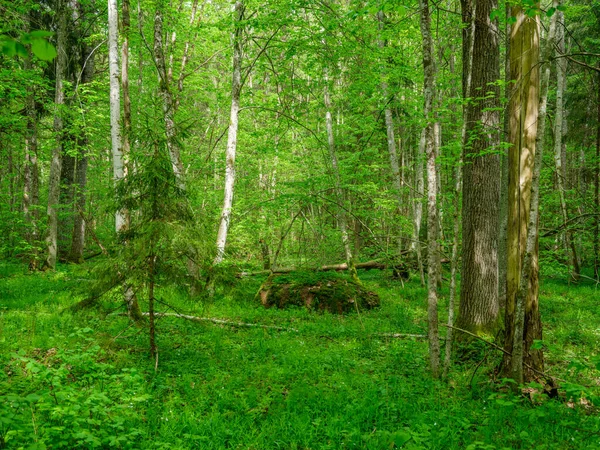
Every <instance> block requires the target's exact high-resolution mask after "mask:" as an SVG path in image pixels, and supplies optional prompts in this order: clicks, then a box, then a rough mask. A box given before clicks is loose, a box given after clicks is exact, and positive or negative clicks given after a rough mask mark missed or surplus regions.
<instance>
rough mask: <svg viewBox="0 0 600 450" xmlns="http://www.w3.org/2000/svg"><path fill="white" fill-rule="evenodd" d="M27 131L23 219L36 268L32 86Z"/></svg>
mask: <svg viewBox="0 0 600 450" xmlns="http://www.w3.org/2000/svg"><path fill="white" fill-rule="evenodd" d="M24 66H25V70H31V69H32V64H31V60H30V59H29V58H27V59H26V60H25V64H24ZM25 114H26V115H27V130H26V135H25V164H24V165H23V218H24V220H25V223H26V224H27V225H28V230H29V231H28V232H27V236H26V238H27V243H28V244H29V245H30V248H31V250H30V252H29V253H30V256H29V267H30V268H31V269H32V270H36V269H37V268H38V254H37V253H38V250H37V247H38V245H39V243H38V240H39V236H38V220H39V213H38V210H37V206H38V205H39V200H40V193H39V186H40V185H39V174H40V171H39V167H38V133H37V122H38V114H37V111H36V107H35V92H34V89H33V87H32V86H28V87H27V98H26V100H25Z"/></svg>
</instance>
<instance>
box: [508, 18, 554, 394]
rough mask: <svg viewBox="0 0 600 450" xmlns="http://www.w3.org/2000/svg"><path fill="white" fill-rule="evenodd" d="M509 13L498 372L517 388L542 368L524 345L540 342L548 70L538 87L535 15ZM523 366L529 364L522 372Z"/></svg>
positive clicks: (539, 359)
mask: <svg viewBox="0 0 600 450" xmlns="http://www.w3.org/2000/svg"><path fill="white" fill-rule="evenodd" d="M511 13H512V16H513V17H515V19H516V21H515V23H514V24H513V26H512V30H511V43H510V66H511V79H512V80H515V82H516V83H517V85H516V88H515V91H514V93H513V95H512V96H511V101H510V106H509V111H510V114H511V117H510V143H511V144H512V146H511V148H510V151H509V195H508V198H509V210H508V237H507V242H508V265H507V299H506V315H505V333H506V335H505V338H506V341H505V346H504V348H505V350H506V351H507V352H508V354H505V355H504V359H503V373H504V374H505V376H508V377H510V378H512V379H513V380H515V381H516V382H517V384H519V383H522V382H523V381H524V380H527V381H528V380H530V379H531V378H532V375H533V373H532V369H531V368H533V369H534V370H543V357H542V353H541V352H540V351H539V350H531V349H530V347H531V344H533V340H534V339H541V333H542V330H541V320H540V313H539V304H538V258H537V254H538V240H537V238H538V213H539V209H538V206H539V187H538V186H539V169H540V167H541V156H542V144H543V141H542V139H543V130H544V125H545V116H546V100H547V92H548V80H549V67H547V68H546V70H545V71H544V72H543V74H542V80H541V83H540V73H539V48H540V42H539V39H540V19H539V17H537V16H536V17H535V18H531V17H528V16H527V15H526V14H525V13H524V11H523V9H522V7H520V6H513V8H512V10H511ZM552 23H553V25H551V31H550V33H549V39H548V45H547V46H546V47H545V48H546V50H547V51H546V52H545V54H546V56H547V55H549V50H550V49H551V48H552V47H551V45H552V42H553V39H554V29H555V25H556V18H555V17H553V20H552ZM553 27H554V29H553ZM540 131H541V133H540ZM524 365H527V366H529V368H527V371H526V372H525V371H524Z"/></svg>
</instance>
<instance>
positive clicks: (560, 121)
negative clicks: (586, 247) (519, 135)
mask: <svg viewBox="0 0 600 450" xmlns="http://www.w3.org/2000/svg"><path fill="white" fill-rule="evenodd" d="M554 14H555V15H556V20H557V21H558V22H559V23H561V24H562V23H563V21H564V14H563V13H562V11H558V10H557V11H556V12H555V13H554ZM553 18H554V17H553ZM556 46H557V48H558V51H559V52H560V54H564V53H565V41H564V31H563V28H562V27H558V28H557V29H556ZM566 82H567V59H566V58H557V59H556V113H555V118H554V164H555V167H556V185H557V186H556V187H557V189H558V195H559V198H560V211H561V216H562V219H563V223H564V224H566V223H567V222H568V221H569V213H568V212H567V201H566V198H565V185H564V176H563V174H564V172H565V170H564V164H563V144H564V142H563V136H564V134H565V131H566V130H565V129H564V126H563V125H564V107H565V105H564V99H563V96H564V92H565V91H566V89H565V88H566ZM565 253H566V255H567V257H570V260H571V268H572V272H571V276H572V277H573V280H575V281H578V280H579V274H580V269H579V261H578V259H577V251H576V250H575V242H574V241H573V236H572V234H571V232H570V231H569V230H568V229H566V230H565Z"/></svg>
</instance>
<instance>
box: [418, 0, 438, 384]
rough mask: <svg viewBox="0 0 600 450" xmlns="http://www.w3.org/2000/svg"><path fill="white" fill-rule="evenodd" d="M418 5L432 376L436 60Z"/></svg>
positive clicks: (425, 13)
mask: <svg viewBox="0 0 600 450" xmlns="http://www.w3.org/2000/svg"><path fill="white" fill-rule="evenodd" d="M419 6H420V9H421V35H422V37H423V69H424V72H425V79H424V86H423V91H424V97H425V103H424V114H425V120H426V126H425V149H426V154H427V253H428V254H427V291H428V295H427V319H428V339H429V362H430V366H431V373H432V375H433V377H434V378H437V377H439V375H440V373H439V372H440V342H439V331H438V310H437V302H438V294H437V279H438V273H437V272H438V267H439V261H438V260H439V257H440V256H439V249H438V236H439V230H438V216H437V215H438V209H437V177H438V173H437V165H436V156H437V149H436V138H435V117H434V116H435V115H434V111H433V101H434V99H435V89H436V87H435V83H436V81H435V72H436V68H435V61H434V57H433V39H432V37H431V17H430V15H429V0H419Z"/></svg>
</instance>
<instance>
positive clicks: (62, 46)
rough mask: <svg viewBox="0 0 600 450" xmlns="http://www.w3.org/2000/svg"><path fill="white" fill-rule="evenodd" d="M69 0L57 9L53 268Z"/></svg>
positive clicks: (60, 0)
mask: <svg viewBox="0 0 600 450" xmlns="http://www.w3.org/2000/svg"><path fill="white" fill-rule="evenodd" d="M67 8H68V2H67V0H57V2H56V13H57V19H58V27H57V32H56V51H57V57H56V92H55V100H54V105H55V111H54V133H55V136H56V145H55V146H54V147H53V149H52V160H51V163H50V180H49V183H48V209H47V216H48V229H47V232H46V244H47V246H48V249H47V255H46V261H45V263H44V267H45V268H47V269H50V270H54V269H55V268H56V258H57V254H58V206H59V199H60V173H61V165H62V152H63V139H64V136H63V133H64V122H63V108H64V104H65V90H64V80H65V75H66V72H67V17H68V11H67Z"/></svg>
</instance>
